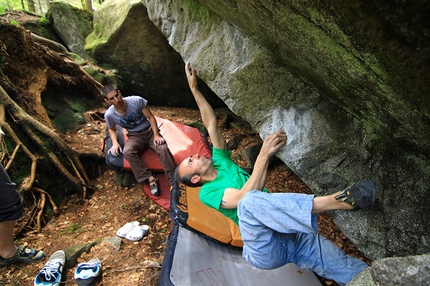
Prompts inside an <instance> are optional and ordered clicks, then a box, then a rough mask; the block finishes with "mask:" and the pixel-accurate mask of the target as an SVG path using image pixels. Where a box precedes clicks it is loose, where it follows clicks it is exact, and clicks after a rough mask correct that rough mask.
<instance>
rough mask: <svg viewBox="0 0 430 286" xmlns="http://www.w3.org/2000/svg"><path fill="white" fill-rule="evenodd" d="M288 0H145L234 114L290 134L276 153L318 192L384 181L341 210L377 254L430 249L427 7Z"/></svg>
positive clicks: (353, 232) (348, 226) (343, 222)
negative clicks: (354, 207)
mask: <svg viewBox="0 0 430 286" xmlns="http://www.w3.org/2000/svg"><path fill="white" fill-rule="evenodd" d="M283 2H284V1H256V0H236V1H235V0H229V1H221V0H219V1H218V0H200V1H199V2H197V1H191V0H178V1H165V0H151V1H149V0H144V1H143V3H144V5H145V6H146V7H147V10H148V15H149V18H150V19H151V21H152V22H153V23H155V24H156V25H157V26H158V28H159V30H160V31H161V32H162V33H163V34H164V36H165V37H166V38H167V40H168V42H169V44H170V45H171V46H172V47H173V48H174V49H175V50H176V51H177V52H178V53H179V54H180V55H181V56H182V58H183V59H184V61H190V62H191V63H192V66H193V67H194V68H196V69H197V71H198V75H199V77H200V78H202V79H203V80H204V81H205V82H206V83H207V84H208V85H209V87H210V88H211V89H212V90H213V91H214V92H215V93H216V94H217V95H218V96H219V97H220V98H221V99H222V100H223V101H224V102H225V103H226V104H227V106H228V107H229V108H230V109H231V110H232V111H233V112H235V113H236V114H237V115H239V116H241V117H243V118H244V119H246V120H247V121H248V122H249V123H250V124H251V125H252V126H253V127H254V128H255V129H256V130H258V132H259V133H260V135H261V137H263V138H264V137H265V136H266V135H267V134H269V133H271V132H274V131H276V130H279V129H283V130H285V131H286V133H287V135H288V142H287V145H286V146H285V147H283V148H282V149H281V151H280V152H279V154H278V157H279V158H280V159H281V160H282V161H284V162H285V163H286V164H287V165H288V166H289V167H290V168H291V169H292V170H293V171H294V172H296V173H297V174H298V175H299V176H300V177H301V178H302V179H303V181H304V182H306V183H307V184H308V185H309V186H310V187H311V189H312V190H313V191H314V192H315V193H317V194H326V193H333V192H336V191H338V190H340V189H342V188H345V187H347V186H349V185H350V184H351V183H352V182H354V181H359V180H363V179H371V180H373V181H374V182H375V184H376V185H377V189H378V193H377V203H376V205H375V206H374V207H372V208H371V209H368V210H361V211H335V212H333V213H332V216H333V217H334V220H335V222H336V224H337V225H338V226H339V227H340V228H341V229H342V231H343V232H344V233H345V234H346V235H347V236H348V237H349V238H350V239H351V240H352V241H353V242H354V244H355V245H356V246H357V247H358V248H359V249H360V250H361V251H362V252H363V253H364V254H365V255H366V256H367V257H369V258H370V259H378V258H382V257H389V256H406V255H413V254H423V253H429V252H430V212H429V211H428V205H430V196H428V195H427V193H428V189H429V182H430V179H429V178H430V177H429V175H430V168H429V165H430V164H429V163H430V160H429V154H430V138H429V136H428V134H429V130H430V120H429V114H430V98H429V97H428V92H429V90H430V89H429V76H430V72H429V69H430V68H429V64H428V58H429V46H430V45H429V42H430V39H429V33H428V31H429V29H428V23H427V20H424V18H425V17H424V16H423V15H424V14H425V11H427V12H428V9H427V8H426V7H419V6H413V5H412V6H413V8H410V6H411V5H410V6H402V5H403V4H401V1H394V2H392V1H387V2H386V3H384V1H376V2H375V3H374V4H371V5H370V4H369V5H370V6H365V5H361V4H359V3H358V2H351V3H349V2H348V3H349V4H332V5H339V6H325V5H324V4H321V2H320V1H312V0H307V1H298V2H297V1H296V2H294V3H293V4H291V3H285V4H284V3H283ZM390 3H391V4H392V5H394V6H396V9H394V10H390V9H388V8H387V9H385V8H383V7H386V6H387V5H388V6H389V4H390ZM385 4H386V5H385ZM327 5H328V4H327ZM343 5H347V6H343ZM417 5H418V4H417ZM420 5H421V4H420ZM422 5H424V4H422ZM408 9H409V10H408ZM411 9H412V10H413V9H415V10H414V11H411ZM425 9H427V10H425ZM387 11H388V12H387ZM390 11H392V14H389V13H390ZM409 12H414V17H413V19H415V20H410V21H409V22H408V19H407V17H405V15H402V13H403V14H407V13H409ZM422 13H424V14H422ZM141 17H142V18H145V17H146V14H144V13H141ZM133 19H135V18H133ZM380 19H383V20H380ZM400 19H401V21H400ZM411 19H412V17H411ZM399 21H400V22H399ZM413 21H416V22H414V23H412V22H413ZM405 29H406V31H405ZM426 31H427V32H426ZM134 36H135V37H140V34H134ZM413 45H415V46H413ZM412 47H415V48H414V51H413V52H412V53H411V52H410V50H411V48H412ZM426 59H427V61H425V60H426ZM177 64H179V63H177Z"/></svg>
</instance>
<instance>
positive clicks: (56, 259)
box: [34, 250, 66, 286]
mask: <svg viewBox="0 0 430 286" xmlns="http://www.w3.org/2000/svg"><path fill="white" fill-rule="evenodd" d="M65 263H66V254H65V253H64V251H62V250H57V251H56V252H54V254H52V255H51V257H50V258H49V260H48V262H46V264H45V266H44V267H43V269H42V270H41V271H40V272H39V274H37V275H36V278H34V286H42V285H43V286H46V285H48V286H58V285H60V283H61V274H62V272H63V268H64V264H65Z"/></svg>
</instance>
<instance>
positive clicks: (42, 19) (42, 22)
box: [39, 15, 50, 26]
mask: <svg viewBox="0 0 430 286" xmlns="http://www.w3.org/2000/svg"><path fill="white" fill-rule="evenodd" d="M49 22H50V21H49V19H48V18H47V17H46V15H43V16H42V17H41V18H40V19H39V23H40V24H42V25H46V26H47V25H49Z"/></svg>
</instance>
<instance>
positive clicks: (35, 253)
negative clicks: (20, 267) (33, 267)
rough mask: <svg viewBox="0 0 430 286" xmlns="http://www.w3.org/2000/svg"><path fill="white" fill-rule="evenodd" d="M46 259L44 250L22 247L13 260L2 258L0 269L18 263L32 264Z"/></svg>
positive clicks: (0, 258)
mask: <svg viewBox="0 0 430 286" xmlns="http://www.w3.org/2000/svg"><path fill="white" fill-rule="evenodd" d="M43 257H45V253H43V251H42V250H37V249H34V248H28V247H27V246H23V245H20V246H18V249H17V250H16V252H15V254H14V256H12V257H11V258H3V257H0V267H3V266H8V265H11V264H16V263H22V262H25V263H32V262H34V261H39V260H40V259H42V258H43Z"/></svg>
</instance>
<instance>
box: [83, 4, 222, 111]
mask: <svg viewBox="0 0 430 286" xmlns="http://www.w3.org/2000/svg"><path fill="white" fill-rule="evenodd" d="M94 23H95V24H94V31H93V33H91V34H90V35H89V36H88V37H87V39H86V50H87V52H88V53H90V55H91V56H92V57H93V58H94V59H95V60H96V62H97V65H98V66H101V67H104V68H106V69H113V68H114V69H116V70H117V71H118V73H117V74H118V75H120V76H121V77H122V78H123V83H124V84H123V85H122V86H119V88H120V89H121V91H122V94H124V95H129V94H138V95H141V96H143V97H145V98H146V99H148V100H149V104H151V105H166V106H185V107H187V106H188V107H189V106H192V107H196V104H195V102H194V99H193V97H192V96H191V95H190V93H189V88H188V84H187V82H186V78H185V73H184V67H183V60H182V58H181V56H180V55H179V54H178V53H177V52H176V51H175V50H174V49H173V48H172V47H171V46H170V45H169V44H168V43H167V40H166V38H164V37H163V35H162V34H161V33H160V31H159V30H158V29H157V27H155V25H154V24H153V23H152V22H151V21H150V20H149V18H148V14H147V11H146V7H145V6H144V5H143V4H142V2H141V1H139V0H132V1H113V0H108V1H104V2H103V4H102V5H101V6H100V8H99V9H97V11H95V12H94ZM206 91H207V92H208V93H209V92H210V93H211V94H212V96H211V103H213V104H215V105H216V106H222V105H224V103H223V102H222V101H221V100H220V99H219V98H218V97H216V96H214V95H213V93H212V91H210V89H208V88H206Z"/></svg>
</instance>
